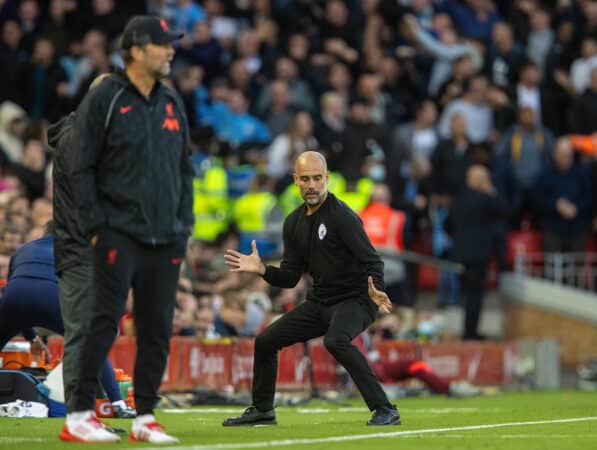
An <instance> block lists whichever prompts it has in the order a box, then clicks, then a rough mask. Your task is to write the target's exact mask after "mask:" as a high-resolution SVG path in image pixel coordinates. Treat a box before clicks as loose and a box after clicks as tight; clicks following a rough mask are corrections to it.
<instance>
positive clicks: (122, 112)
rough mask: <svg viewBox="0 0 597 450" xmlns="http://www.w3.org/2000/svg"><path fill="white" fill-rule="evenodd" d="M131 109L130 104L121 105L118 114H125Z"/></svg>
mask: <svg viewBox="0 0 597 450" xmlns="http://www.w3.org/2000/svg"><path fill="white" fill-rule="evenodd" d="M131 109H133V107H132V106H131V105H129V106H121V107H120V114H126V113H127V112H129V111H130V110H131Z"/></svg>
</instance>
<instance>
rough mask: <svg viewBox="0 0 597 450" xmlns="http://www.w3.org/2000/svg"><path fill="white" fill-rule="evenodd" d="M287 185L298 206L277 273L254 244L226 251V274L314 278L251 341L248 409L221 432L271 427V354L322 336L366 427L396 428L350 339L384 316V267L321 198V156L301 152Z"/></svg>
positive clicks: (392, 410) (342, 208)
mask: <svg viewBox="0 0 597 450" xmlns="http://www.w3.org/2000/svg"><path fill="white" fill-rule="evenodd" d="M294 182H295V184H296V185H297V186H298V187H299V189H300V193H301V196H302V197H303V200H304V204H303V205H301V206H299V207H298V208H296V209H295V210H294V211H293V212H292V213H291V214H290V215H289V216H288V217H287V218H286V220H285V221H284V226H283V241H284V256H283V258H282V262H281V264H280V267H274V266H270V265H267V266H266V265H265V264H264V263H263V262H262V260H261V257H260V256H259V251H258V249H257V245H256V243H255V241H253V242H252V252H251V254H249V255H246V254H242V253H240V252H237V251H236V250H227V252H226V254H225V258H226V263H227V265H228V266H229V267H230V268H231V270H232V271H233V272H251V273H258V274H259V275H261V276H262V277H263V278H264V279H265V280H266V281H267V282H269V283H270V284H271V285H273V286H276V287H281V288H292V287H294V286H296V284H297V283H298V281H299V280H300V278H301V276H302V274H303V273H304V272H308V273H309V274H310V275H311V277H312V278H313V287H312V288H311V290H310V291H309V293H308V294H307V300H306V301H305V302H303V303H301V304H300V305H298V306H297V307H296V308H294V309H293V310H291V311H290V312H289V313H287V314H285V315H283V316H282V317H280V318H279V319H278V320H276V321H275V322H273V323H272V324H271V325H270V326H269V327H267V328H266V329H265V330H264V331H263V332H262V333H261V334H259V335H258V336H257V338H256V339H255V354H254V363H253V388H252V397H253V404H252V406H250V407H249V408H247V409H246V410H245V412H244V413H243V414H242V415H241V416H239V417H233V418H229V419H226V420H225V421H224V423H223V425H224V426H254V425H258V424H270V425H273V424H276V413H275V411H274V393H275V390H276V374H277V353H278V351H279V350H280V349H281V348H283V347H286V346H289V345H292V344H294V343H296V342H306V341H308V340H310V339H313V338H316V337H319V336H324V345H325V347H326V348H327V350H328V351H329V352H330V353H331V354H332V355H333V356H334V357H335V358H336V360H337V361H338V362H339V363H340V364H341V365H342V366H344V368H345V369H346V370H347V372H348V373H349V374H350V376H351V377H352V379H353V380H354V382H355V384H356V385H357V387H358V388H359V390H360V392H361V394H362V395H363V398H364V400H365V403H366V404H367V406H368V407H369V409H370V410H371V411H375V412H374V414H373V417H372V418H371V420H369V422H367V424H368V425H398V424H400V414H399V413H398V410H397V409H396V407H395V406H393V405H391V404H390V402H389V400H388V398H387V396H386V395H385V393H384V392H383V389H382V388H381V386H380V384H379V382H378V381H377V379H376V378H375V375H374V374H373V373H372V371H371V369H370V367H369V366H368V365H367V361H366V360H365V357H364V356H363V354H362V353H360V352H359V350H358V349H357V348H356V347H355V346H353V345H352V344H351V341H352V339H354V338H355V337H356V336H358V335H359V334H360V333H361V332H362V331H363V330H365V329H366V328H367V327H368V326H369V325H370V324H371V323H372V322H373V321H374V320H375V317H376V315H377V312H378V309H379V310H381V311H382V312H389V311H390V309H391V306H392V305H391V302H390V299H389V298H388V296H387V294H386V293H385V292H383V290H382V289H383V286H384V278H383V262H382V260H381V259H380V257H379V255H378V254H377V253H376V251H375V249H374V248H373V246H372V245H371V242H370V241H369V239H368V237H367V235H366V234H365V230H364V229H363V224H362V222H361V220H360V219H359V217H358V216H357V215H356V214H355V213H354V212H353V211H352V210H351V209H350V208H349V207H348V206H347V205H346V204H345V203H344V202H342V201H340V200H338V198H337V197H336V196H335V195H334V194H332V193H330V192H328V190H327V185H328V170H327V164H326V160H325V158H324V157H323V155H322V154H321V153H318V152H312V151H309V152H304V153H302V154H301V155H299V157H298V158H297V160H296V164H295V173H294Z"/></svg>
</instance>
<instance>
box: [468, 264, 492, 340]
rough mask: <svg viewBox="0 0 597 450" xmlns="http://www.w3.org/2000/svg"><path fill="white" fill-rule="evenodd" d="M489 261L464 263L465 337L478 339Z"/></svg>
mask: <svg viewBox="0 0 597 450" xmlns="http://www.w3.org/2000/svg"><path fill="white" fill-rule="evenodd" d="M487 265H488V262H487V261H479V262H474V263H464V267H465V271H464V296H465V302H466V303H465V305H464V333H463V338H464V339H477V338H478V337H479V334H478V333H477V328H478V326H479V318H480V316H481V308H482V307H483V298H484V297H485V281H486V278H487Z"/></svg>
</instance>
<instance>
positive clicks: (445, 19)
mask: <svg viewBox="0 0 597 450" xmlns="http://www.w3.org/2000/svg"><path fill="white" fill-rule="evenodd" d="M448 28H454V24H453V22H452V18H451V17H450V15H449V14H446V13H436V14H434V15H433V29H434V30H435V31H437V32H438V33H440V34H441V33H442V31H443V30H446V29H448Z"/></svg>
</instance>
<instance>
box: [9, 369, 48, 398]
mask: <svg viewBox="0 0 597 450" xmlns="http://www.w3.org/2000/svg"><path fill="white" fill-rule="evenodd" d="M15 400H24V401H26V402H39V403H43V404H44V405H48V404H49V400H48V388H47V387H46V386H45V385H43V384H42V383H40V381H39V380H38V379H37V378H35V377H34V376H33V375H31V374H29V373H27V372H24V371H22V370H0V404H2V403H9V402H14V401H15Z"/></svg>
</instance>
